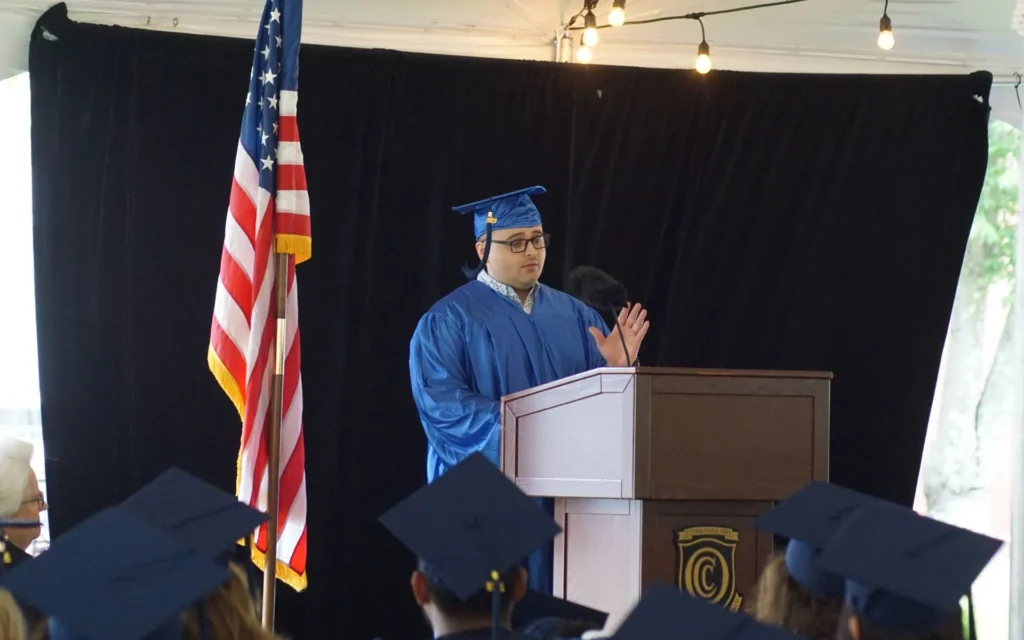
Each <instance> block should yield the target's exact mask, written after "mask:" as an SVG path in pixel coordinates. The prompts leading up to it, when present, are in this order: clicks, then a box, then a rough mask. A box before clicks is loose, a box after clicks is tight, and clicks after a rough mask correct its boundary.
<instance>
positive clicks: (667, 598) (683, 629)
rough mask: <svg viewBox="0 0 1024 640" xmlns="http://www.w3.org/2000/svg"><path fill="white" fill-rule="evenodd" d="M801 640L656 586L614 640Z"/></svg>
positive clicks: (783, 631) (650, 590)
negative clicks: (673, 639) (685, 639)
mask: <svg viewBox="0 0 1024 640" xmlns="http://www.w3.org/2000/svg"><path fill="white" fill-rule="evenodd" d="M798 637H799V636H796V635H794V634H792V633H790V632H789V631H785V630H783V629H779V628H776V627H770V626H768V625H765V624H762V623H760V622H758V621H757V620H754V618H752V617H750V616H748V615H746V614H744V613H733V612H731V611H728V610H726V609H723V608H722V607H720V606H716V605H713V604H711V603H708V602H706V601H704V600H698V599H697V598H693V597H690V596H689V595H686V594H683V593H682V592H680V591H679V589H677V588H675V587H672V586H669V585H666V584H656V585H653V586H651V587H650V588H649V589H648V590H647V592H646V593H644V595H643V597H642V598H641V599H640V602H639V603H638V604H637V606H636V607H635V608H634V609H633V611H632V612H631V613H630V614H629V616H628V617H627V618H626V619H625V620H624V621H623V622H622V625H620V626H619V629H618V630H617V631H616V632H615V635H613V636H612V639H613V640H652V639H655V638H700V640H796V639H797V638H798Z"/></svg>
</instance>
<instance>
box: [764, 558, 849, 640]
mask: <svg viewBox="0 0 1024 640" xmlns="http://www.w3.org/2000/svg"><path fill="white" fill-rule="evenodd" d="M842 609H843V601H842V600H841V599H839V598H822V597H819V596H816V595H814V594H813V593H811V592H809V591H807V589H804V588H803V587H802V586H800V584H799V583H797V581H796V580H794V579H793V576H791V575H789V569H788V568H786V556H785V554H782V553H776V554H775V555H773V556H772V558H771V560H769V562H768V566H766V567H765V569H764V572H763V573H762V574H761V577H760V579H759V580H758V581H757V589H756V591H755V594H754V602H753V605H752V606H751V607H750V609H749V610H748V612H749V613H750V614H751V615H752V616H754V618H755V619H757V621H758V622H763V623H764V624H768V625H771V626H773V627H779V628H782V629H786V630H788V631H792V632H794V633H796V634H797V635H801V636H804V637H805V638H810V639H815V640H832V639H833V638H834V637H835V632H836V622H837V620H838V619H839V614H840V612H842Z"/></svg>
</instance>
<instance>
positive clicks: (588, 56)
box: [576, 42, 594, 64]
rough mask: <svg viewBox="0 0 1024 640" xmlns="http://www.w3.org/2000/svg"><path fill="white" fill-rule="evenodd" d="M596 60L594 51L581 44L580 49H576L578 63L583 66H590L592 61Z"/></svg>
mask: <svg viewBox="0 0 1024 640" xmlns="http://www.w3.org/2000/svg"><path fill="white" fill-rule="evenodd" d="M593 59H594V50H593V49H591V48H590V47H588V46H587V45H586V43H584V42H581V43H580V48H579V49H576V62H579V63H581V64H590V62H591V60H593Z"/></svg>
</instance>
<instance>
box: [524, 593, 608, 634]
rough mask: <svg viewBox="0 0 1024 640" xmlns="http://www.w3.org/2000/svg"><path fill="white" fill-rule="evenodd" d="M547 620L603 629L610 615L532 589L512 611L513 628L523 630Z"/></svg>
mask: <svg viewBox="0 0 1024 640" xmlns="http://www.w3.org/2000/svg"><path fill="white" fill-rule="evenodd" d="M545 618H548V619H559V620H573V621H583V622H588V623H591V624H593V625H595V626H596V627H597V628H598V629H603V628H604V625H605V622H607V621H608V614H607V613H606V612H604V611H598V610H597V609H592V608H590V607H587V606H584V605H582V604H579V603H576V602H572V601H570V600H565V599H563V598H557V597H555V596H551V595H548V594H546V593H541V592H540V591H534V590H533V589H531V590H529V591H527V592H526V595H524V596H523V599H522V600H520V601H519V602H517V603H516V607H515V609H513V611H512V628H513V629H516V630H522V629H523V628H524V627H526V626H527V625H529V624H531V623H534V622H537V621H538V620H543V619H545Z"/></svg>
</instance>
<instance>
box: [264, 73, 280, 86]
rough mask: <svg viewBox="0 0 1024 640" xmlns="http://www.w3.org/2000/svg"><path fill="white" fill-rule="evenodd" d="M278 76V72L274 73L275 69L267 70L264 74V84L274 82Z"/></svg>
mask: <svg viewBox="0 0 1024 640" xmlns="http://www.w3.org/2000/svg"><path fill="white" fill-rule="evenodd" d="M276 77H277V74H276V73H274V72H273V71H271V70H269V69H267V72H266V73H265V74H264V78H265V79H264V80H263V84H268V83H269V84H274V78H276Z"/></svg>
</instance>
